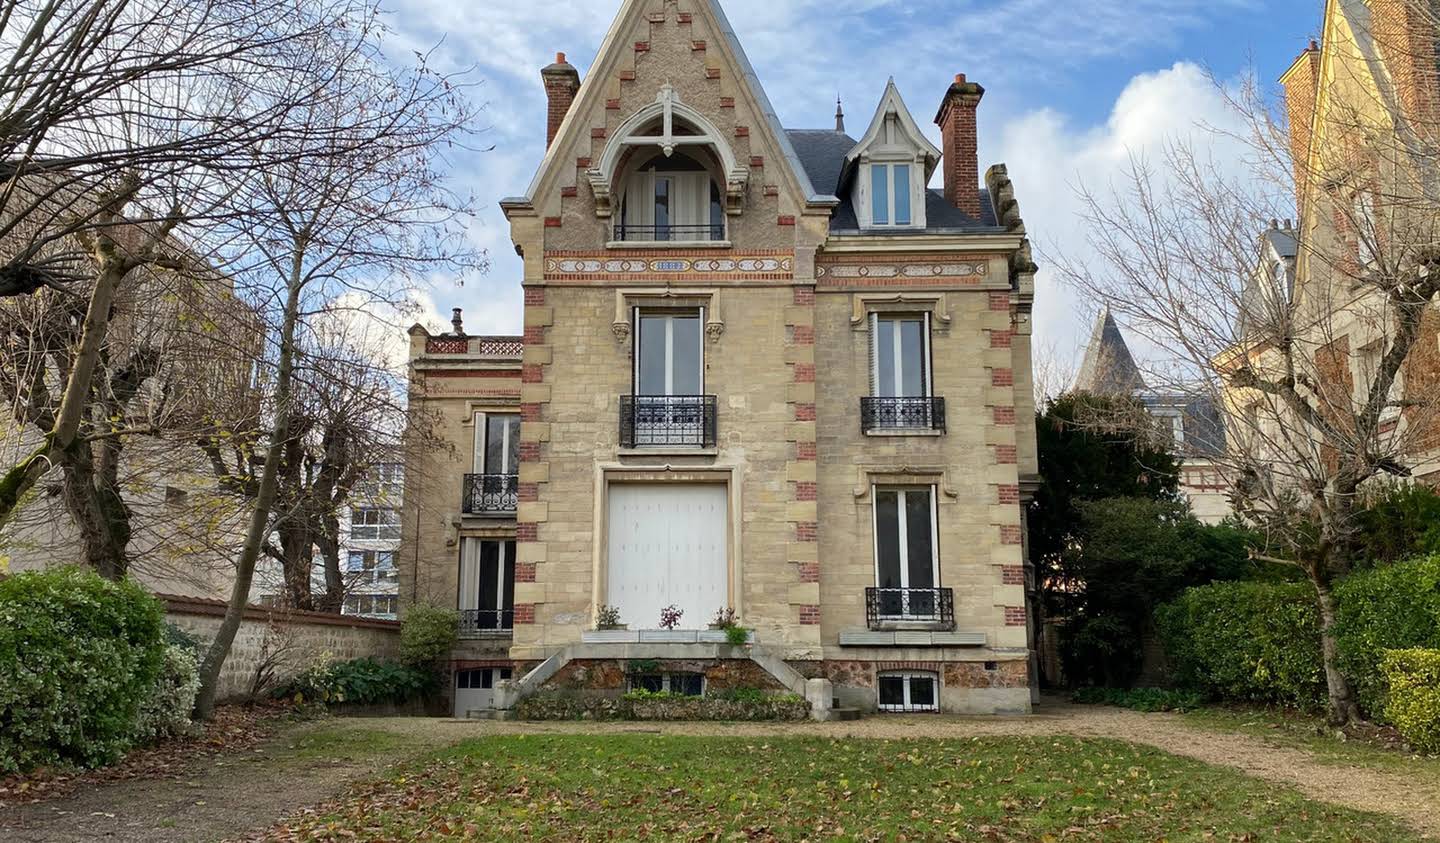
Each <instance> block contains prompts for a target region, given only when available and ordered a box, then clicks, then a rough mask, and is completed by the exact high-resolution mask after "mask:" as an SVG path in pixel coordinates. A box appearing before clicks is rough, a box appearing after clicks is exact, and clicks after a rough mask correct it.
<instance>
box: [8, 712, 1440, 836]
mask: <svg viewBox="0 0 1440 843" xmlns="http://www.w3.org/2000/svg"><path fill="white" fill-rule="evenodd" d="M336 729H339V730H345V731H351V730H353V731H355V732H359V733H364V735H366V736H368V739H365V740H348V741H344V742H341V743H339V744H337V748H336V749H335V751H333V752H331V751H325V749H324V747H311V748H310V749H309V750H306V749H304V738H305V736H306V735H307V734H309V735H314V734H318V733H321V732H323V731H330V732H333V731H334V730H336ZM521 732H524V733H536V734H538V733H556V734H564V733H592V734H593V733H602V732H603V733H612V732H640V733H649V734H705V735H735V736H753V737H769V736H775V737H779V736H784V735H812V736H817V737H835V738H840V737H854V738H917V737H925V738H969V737H977V736H992V735H996V736H1003V735H1019V736H1040V737H1043V736H1046V735H1073V736H1077V737H1095V738H1113V739H1117V740H1124V741H1130V742H1133V743H1140V744H1146V745H1150V746H1154V747H1156V748H1159V749H1162V750H1165V751H1167V752H1171V753H1174V754H1176V755H1182V756H1187V757H1190V758H1195V759H1197V760H1200V761H1203V762H1206V763H1209V764H1216V765H1222V766H1227V767H1234V768H1238V769H1240V770H1242V771H1244V772H1245V773H1248V774H1249V775H1252V776H1255V777H1257V778H1261V779H1265V780H1267V781H1272V782H1276V783H1282V784H1286V785H1291V786H1293V787H1295V788H1297V789H1298V790H1300V791H1301V792H1302V793H1304V794H1306V795H1307V796H1309V797H1311V798H1312V799H1316V800H1320V801H1324V802H1331V803H1334V804H1338V805H1344V806H1346V807H1350V808H1355V809H1359V810H1364V811H1373V812H1377V813H1385V814H1390V815H1392V816H1395V817H1398V818H1400V819H1402V820H1404V821H1406V822H1408V823H1409V824H1410V825H1411V826H1412V827H1414V828H1415V829H1416V830H1417V831H1419V832H1421V833H1422V834H1425V835H1427V836H1428V837H1432V838H1435V839H1440V772H1437V775H1436V776H1435V777H1434V778H1431V779H1424V778H1419V777H1411V776H1406V775H1402V774H1400V773H1397V772H1392V771H1388V770H1382V769H1376V768H1371V767H1364V766H1358V765H1344V766H1342V765H1339V764H1336V763H1334V762H1333V761H1332V762H1329V763H1322V762H1320V761H1318V760H1317V759H1316V758H1314V757H1313V756H1312V755H1310V754H1309V753H1308V752H1306V751H1304V750H1301V749H1292V748H1286V747H1279V746H1275V745H1272V744H1270V743H1268V742H1266V741H1263V740H1261V739H1258V738H1256V737H1253V736H1249V735H1242V734H1232V733H1224V732H1216V731H1211V730H1208V729H1202V728H1199V727H1196V726H1193V725H1190V724H1187V723H1186V722H1185V721H1184V720H1183V719H1182V718H1181V717H1179V716H1176V715H1168V714H1140V713H1137V712H1132V711H1125V710H1121V709H1114V708H1101V707H1090V706H1070V705H1061V704H1053V703H1052V704H1048V705H1045V706H1042V707H1041V708H1040V709H1039V710H1038V713H1037V714H1035V715H1033V716H1030V717H1024V718H1020V717H1016V718H954V717H943V718H937V717H934V716H930V717H908V718H892V717H872V718H869V719H865V720H860V721H856V722H849V723H806V724H740V725H734V724H635V723H623V724H595V723H554V724H549V723H547V724H532V723H494V722H487V721H452V720H427V719H415V718H395V719H384V720H329V721H320V722H314V723H305V724H299V725H296V726H294V727H292V728H290V729H289V730H287V731H286V732H284V733H283V734H281V735H280V736H278V737H276V738H275V739H273V740H271V741H269V742H267V743H266V744H263V745H262V746H260V747H259V748H257V749H255V750H252V751H249V752H247V753H244V754H242V755H240V756H239V757H225V758H222V759H220V760H218V761H214V762H210V763H206V764H203V765H197V767H196V768H195V769H191V770H187V771H184V772H183V773H182V774H181V775H177V776H171V777H169V778H165V779H158V780H148V781H145V780H137V781H127V782H121V783H116V784H114V785H107V786H104V787H100V788H94V789H92V790H90V791H89V792H84V793H79V794H76V795H74V796H71V797H68V798H64V799H58V800H53V801H50V802H45V803H40V804H37V805H31V806H25V807H22V808H12V809H7V810H6V811H3V812H0V839H3V840H4V841H5V843H42V842H43V843H50V841H71V840H78V839H102V840H112V841H126V842H127V843H130V841H197V843H199V842H200V841H215V840H225V839H229V840H239V839H245V838H248V837H250V836H252V835H254V834H255V833H257V832H259V831H261V830H263V829H264V828H267V827H269V826H270V825H272V824H274V823H275V822H277V821H278V820H280V819H281V818H283V817H285V816H288V815H290V814H292V813H295V812H297V811H299V810H302V809H303V808H305V807H307V806H310V805H314V804H316V803H319V802H323V801H326V800H328V799H333V798H335V797H337V796H340V795H341V794H343V792H344V791H345V789H346V786H347V785H348V784H349V783H351V782H353V781H355V780H358V779H363V778H367V777H370V776H373V775H374V774H375V773H376V772H378V771H379V770H380V769H382V768H383V767H385V766H386V765H388V764H391V763H399V762H403V761H406V760H409V759H412V758H415V757H417V756H419V755H422V754H424V753H426V752H428V751H431V750H434V749H438V748H441V747H444V746H448V745H451V744H453V743H456V742H458V741H461V740H465V739H467V738H474V737H482V736H485V735H490V734H513V733H521ZM356 737H357V738H358V737H361V736H360V735H356Z"/></svg>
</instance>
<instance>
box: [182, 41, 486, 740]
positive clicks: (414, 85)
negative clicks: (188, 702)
mask: <svg viewBox="0 0 1440 843" xmlns="http://www.w3.org/2000/svg"><path fill="white" fill-rule="evenodd" d="M312 55H313V61H314V62H315V63H316V64H317V66H323V67H327V68H333V69H334V70H333V73H331V74H330V82H329V84H327V85H326V86H325V88H324V89H323V90H321V91H318V92H317V93H316V95H315V96H314V97H313V98H312V99H311V100H310V101H309V102H308V103H306V104H304V105H303V106H301V107H298V108H296V109H294V110H293V112H292V113H291V115H290V120H291V121H293V122H294V124H295V125H296V126H297V127H299V129H300V131H298V132H297V133H295V136H294V137H293V138H287V139H286V140H285V141H284V143H285V144H286V148H285V149H282V150H279V151H278V152H276V151H272V150H271V149H270V145H271V142H266V143H262V144H261V145H260V146H259V147H258V148H257V150H256V156H257V157H258V158H261V159H264V160H277V159H281V158H287V157H288V158H289V159H290V160H292V161H293V162H294V163H293V164H290V165H288V166H282V167H270V168H267V169H265V170H264V171H262V172H260V173H258V174H257V175H256V177H255V178H254V179H253V180H252V182H251V183H250V184H249V185H248V188H247V189H248V193H247V195H246V198H247V200H248V201H249V202H250V203H251V205H252V208H253V209H254V211H255V213H251V214H245V215H240V216H237V217H235V218H234V224H233V225H232V226H230V227H229V228H228V230H227V231H226V239H227V242H228V244H229V248H230V250H231V251H232V253H233V254H234V255H235V256H236V257H235V260H234V261H233V262H231V263H230V264H228V265H227V270H228V271H230V272H231V273H232V274H234V276H235V277H236V278H237V279H240V281H241V283H242V285H243V286H245V287H246V288H247V289H248V290H249V291H250V295H251V296H252V297H253V298H254V300H255V301H256V302H258V303H259V305H260V307H261V309H262V312H263V313H264V314H265V316H266V318H267V321H268V322H269V323H270V324H271V325H273V326H274V331H273V334H272V339H273V345H271V346H270V347H269V348H268V353H267V355H266V357H265V364H266V366H267V367H271V366H273V371H274V380H273V389H272V390H271V391H269V393H268V394H267V395H266V407H265V414H266V417H267V419H268V421H267V423H266V425H265V428H264V433H263V436H262V437H261V439H260V441H259V442H258V443H257V444H256V446H255V452H256V454H257V455H258V454H262V453H263V455H264V456H263V462H262V463H261V466H262V467H261V468H260V471H259V474H258V477H257V478H256V482H255V485H254V495H253V508H252V510H251V515H250V521H249V527H248V530H247V533H246V536H245V542H244V546H243V548H242V550H241V552H240V554H239V560H238V563H237V570H236V577H235V582H234V587H233V590H232V593H231V598H230V605H229V608H228V611H227V613H226V616H225V620H224V621H223V623H222V625H221V627H220V630H219V632H218V634H217V635H216V638H215V640H214V642H213V643H212V644H211V647H210V649H209V651H208V653H207V654H206V657H205V659H204V663H203V664H202V666H201V682H202V686H201V691H200V696H199V700H198V702H197V704H196V711H197V714H198V715H199V716H200V717H208V716H209V714H210V712H211V711H212V710H213V706H214V702H215V688H216V680H217V678H218V676H219V673H220V669H221V667H222V666H223V664H224V662H225V659H226V657H227V656H228V654H229V649H230V645H231V643H232V642H233V640H234V636H235V633H236V631H237V630H238V628H239V624H240V620H241V618H242V616H243V613H244V608H245V605H246V603H247V601H248V598H249V594H250V589H251V585H252V582H253V579H254V573H255V565H256V562H257V561H258V559H259V557H260V555H261V554H262V553H263V552H264V548H265V544H266V542H267V541H270V540H271V530H272V527H273V526H274V521H273V518H272V514H273V512H274V509H275V506H276V502H277V499H280V496H281V481H282V470H283V469H284V468H285V466H286V464H287V451H289V449H292V448H294V447H295V446H296V442H297V439H298V438H299V434H300V433H301V432H302V431H299V430H297V429H296V425H297V424H301V423H303V419H302V417H301V415H302V413H303V404H302V403H301V398H300V395H301V382H300V379H301V378H303V377H304V376H305V374H306V372H307V369H306V363H307V358H306V356H305V354H306V350H307V348H310V349H314V348H323V347H324V343H323V341H322V342H314V341H312V340H313V338H314V332H315V330H316V328H317V324H318V323H320V322H323V320H322V319H321V317H323V316H325V315H326V314H327V313H329V312H331V311H333V310H334V308H335V307H336V306H337V303H338V304H342V305H343V306H345V307H350V308H386V307H388V308H403V307H405V305H406V303H407V302H408V301H410V300H411V298H412V297H411V291H412V289H413V284H414V283H415V282H416V281H417V279H418V278H419V277H421V276H423V275H425V274H427V273H433V272H439V271H445V272H457V273H464V272H467V271H470V270H473V269H478V268H480V267H481V266H482V263H483V262H482V260H481V256H480V255H478V254H477V253H476V252H475V251H474V250H473V249H472V248H470V247H469V246H468V245H467V243H466V240H465V229H464V226H465V223H467V222H468V219H469V216H470V214H471V210H470V207H471V205H470V200H469V199H468V198H467V197H460V196H456V195H455V194H454V193H453V192H452V191H450V190H449V189H447V188H446V186H445V182H444V179H443V177H442V176H441V174H440V172H439V168H440V167H441V166H442V165H443V163H444V161H443V158H442V156H443V155H444V153H445V150H446V149H447V148H449V146H450V145H451V144H454V143H456V142H457V141H460V140H463V137H464V135H465V134H466V132H467V126H468V123H469V121H470V120H471V118H472V116H473V115H472V112H471V109H470V107H469V106H468V105H467V103H466V101H465V99H464V96H463V93H464V84H463V82H462V83H460V84H457V83H456V81H454V80H452V79H451V78H449V77H446V76H443V75H438V74H436V73H434V72H432V71H430V70H429V69H428V68H426V67H425V65H424V63H423V58H422V60H421V63H420V65H419V66H418V67H417V68H415V69H414V70H411V71H403V72H402V71H396V70H394V69H392V68H393V66H392V65H390V64H389V63H387V62H386V60H385V59H384V57H383V56H381V55H380V53H379V50H378V47H377V46H376V44H375V41H374V39H373V33H365V32H361V33H357V32H353V31H346V32H341V31H336V32H332V33H330V34H329V35H328V36H327V39H325V40H323V41H320V42H318V43H316V44H315V45H313V49H312ZM289 453H291V454H292V459H290V460H289V462H290V463H291V464H292V465H299V464H303V460H302V459H301V458H299V457H298V455H297V454H296V452H295V451H289Z"/></svg>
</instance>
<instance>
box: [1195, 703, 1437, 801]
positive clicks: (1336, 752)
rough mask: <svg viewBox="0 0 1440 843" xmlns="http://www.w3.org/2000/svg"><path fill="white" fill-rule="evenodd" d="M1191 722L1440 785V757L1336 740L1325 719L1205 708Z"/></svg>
mask: <svg viewBox="0 0 1440 843" xmlns="http://www.w3.org/2000/svg"><path fill="white" fill-rule="evenodd" d="M1183 717H1184V718H1185V722H1186V723H1189V724H1191V725H1193V726H1199V727H1201V728H1204V729H1213V730H1215V731H1220V732H1238V733H1240V734H1243V735H1249V736H1251V737H1254V738H1258V739H1259V740H1261V741H1264V742H1266V743H1270V744H1274V745H1276V746H1283V747H1288V748H1291V749H1301V750H1304V751H1305V752H1307V753H1309V754H1310V755H1311V756H1312V757H1313V758H1314V759H1315V760H1316V761H1319V762H1321V763H1322V764H1332V765H1335V766H1339V767H1352V766H1358V767H1369V768H1372V769H1378V770H1388V771H1390V772H1394V773H1401V774H1404V775H1407V776H1410V777H1412V778H1415V779H1418V780H1421V781H1426V782H1429V783H1432V784H1440V758H1435V757H1425V756H1418V755H1413V754H1411V753H1408V752H1403V751H1401V750H1400V749H1396V748H1395V747H1392V746H1382V745H1380V744H1379V743H1376V742H1374V741H1372V740H1361V739H1354V738H1346V739H1342V738H1339V737H1336V734H1337V732H1336V730H1335V729H1333V728H1330V727H1327V726H1326V725H1325V720H1324V718H1321V717H1317V716H1311V715H1306V714H1300V713H1297V712H1291V711H1283V710H1265V709H1248V710H1247V709H1230V708H1202V709H1199V710H1197V711H1190V712H1186V713H1185V714H1184V715H1183Z"/></svg>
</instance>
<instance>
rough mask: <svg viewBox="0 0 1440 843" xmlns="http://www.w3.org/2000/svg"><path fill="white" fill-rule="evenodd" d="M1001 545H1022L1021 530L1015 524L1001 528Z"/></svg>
mask: <svg viewBox="0 0 1440 843" xmlns="http://www.w3.org/2000/svg"><path fill="white" fill-rule="evenodd" d="M1000 543H1001V544H1020V543H1021V535H1020V528H1019V527H1016V526H1014V525H1013V524H1007V525H1005V526H1003V527H1001V528H1000Z"/></svg>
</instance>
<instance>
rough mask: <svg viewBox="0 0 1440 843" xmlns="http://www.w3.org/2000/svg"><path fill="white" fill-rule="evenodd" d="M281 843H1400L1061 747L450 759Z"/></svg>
mask: <svg viewBox="0 0 1440 843" xmlns="http://www.w3.org/2000/svg"><path fill="white" fill-rule="evenodd" d="M276 834H277V836H278V837H280V838H281V839H286V840H291V839H301V840H341V839H345V840H350V839H357V838H358V839H361V840H390V839H466V838H474V839H487V840H519V839H524V840H555V841H561V840H563V841H571V840H581V841H592V840H593V841H600V840H712V839H713V840H801V839H811V840H816V839H821V838H837V839H842V840H1007V841H1008V840H1040V841H1045V840H1060V839H1062V838H1063V839H1065V840H1067V841H1069V840H1105V841H1152V840H1158V839H1162V838H1163V839H1167V840H1171V841H1181V840H1209V839H1220V840H1278V841H1310V840H1321V839H1323V840H1335V841H1342V840H1343V841H1408V840H1415V839H1417V838H1416V837H1415V836H1414V835H1413V834H1412V833H1411V832H1409V831H1408V830H1406V829H1405V828H1404V827H1402V826H1401V825H1399V824H1398V823H1396V822H1395V821H1393V820H1391V819H1389V818H1386V817H1380V816H1374V815H1367V814H1363V813H1359V812H1356V811H1349V810H1346V809H1343V808H1337V807H1333V806H1330V805H1325V804H1322V803H1316V802H1312V801H1309V800H1307V799H1305V798H1304V797H1303V796H1301V795H1300V794H1298V793H1297V792H1295V791H1293V790H1290V789H1287V788H1283V787H1278V786H1276V785H1273V784H1270V783H1266V782H1262V781H1260V780H1257V779H1252V778H1249V777H1247V776H1244V775H1242V774H1240V773H1237V772H1234V771H1231V770H1227V769H1223V768H1218V767H1211V766H1207V765H1205V764H1201V763H1199V762H1195V761H1190V760H1188V759H1182V758H1178V757H1175V756H1172V755H1168V754H1165V753H1162V752H1159V751H1158V750H1152V749H1148V748H1143V747H1137V746H1133V745H1130V744H1125V743H1121V742H1116V741H1097V740H1080V739H1074V738H1056V739H1041V738H977V739H973V740H951V741H878V740H853V739H852V740H844V741H836V740H829V739H818V738H777V739H773V740H759V739H754V740H752V739H744V738H713V737H682V736H658V735H605V736H598V735H596V736H581V735H540V736H536V735H516V736H499V737H492V738H484V739H480V740H474V741H467V742H465V743H462V744H460V745H458V746H456V747H453V748H451V749H449V750H445V751H443V752H441V753H438V754H436V755H434V756H432V757H431V759H430V760H429V761H427V762H424V763H422V764H417V765H412V766H410V767H408V768H404V769H401V770H398V771H396V772H395V773H393V774H392V775H390V776H389V777H387V778H386V779H383V780H381V781H379V782H377V783H376V784H374V785H372V786H370V787H368V788H365V789H362V790H359V791H357V792H356V794H355V795H354V796H353V797H352V798H351V799H349V800H348V801H347V802H345V803H343V804H340V805H338V806H332V807H331V808H330V809H328V811H322V812H321V813H320V814H319V815H315V816H308V817H303V818H301V819H299V820H297V822H296V823H295V824H294V825H291V826H288V827H286V828H284V829H277V831H276Z"/></svg>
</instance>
